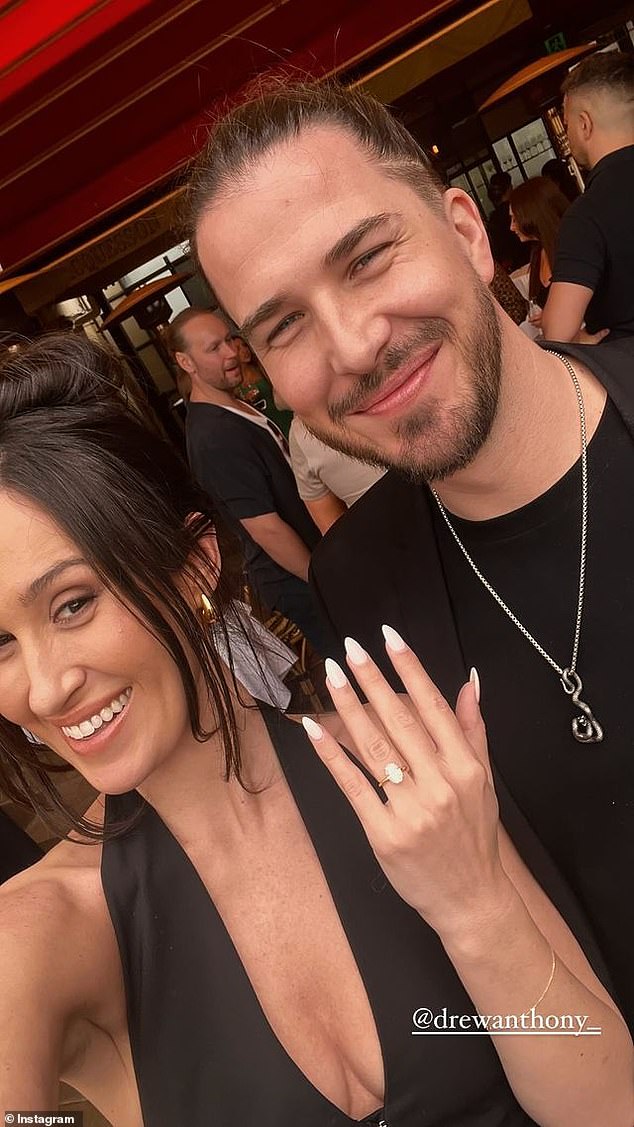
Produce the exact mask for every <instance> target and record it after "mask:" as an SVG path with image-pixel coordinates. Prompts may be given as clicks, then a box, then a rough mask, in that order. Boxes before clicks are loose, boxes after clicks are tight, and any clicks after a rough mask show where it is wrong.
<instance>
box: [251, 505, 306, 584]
mask: <svg viewBox="0 0 634 1127" xmlns="http://www.w3.org/2000/svg"><path fill="white" fill-rule="evenodd" d="M240 523H241V524H242V526H243V528H245V529H246V531H247V532H248V533H249V536H250V537H251V538H252V539H253V540H255V542H256V544H259V545H260V547H261V548H262V549H263V550H264V551H265V552H266V554H267V556H270V557H271V559H272V560H275V563H276V564H279V565H280V567H283V568H285V569H286V571H290V572H291V574H292V575H296V576H297V578H298V579H303V580H304V582H305V583H307V582H308V565H309V563H310V552H309V550H308V548H307V547H306V545H305V544H304V541H303V540H302V538H301V536H298V535H297V533H296V532H295V529H294V528H291V526H290V524H287V523H286V521H284V520H282V518H281V517H280V516H278V514H277V513H262V514H261V515H260V516H257V517H244V518H242V520H241V522H240Z"/></svg>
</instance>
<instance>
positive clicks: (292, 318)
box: [267, 313, 301, 344]
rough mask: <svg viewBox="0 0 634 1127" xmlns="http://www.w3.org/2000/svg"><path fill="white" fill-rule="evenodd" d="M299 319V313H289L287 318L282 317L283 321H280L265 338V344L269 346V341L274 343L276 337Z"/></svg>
mask: <svg viewBox="0 0 634 1127" xmlns="http://www.w3.org/2000/svg"><path fill="white" fill-rule="evenodd" d="M300 317H301V313H289V315H288V317H284V319H283V320H282V321H280V323H279V324H278V325H276V326H275V328H274V329H273V330H272V331H271V332H270V333H269V335H268V337H267V344H270V343H271V341H274V340H275V338H276V337H279V336H280V334H281V333H283V332H285V331H286V329H288V328H289V326H290V325H294V324H295V322H296V321H297V320H299V318H300Z"/></svg>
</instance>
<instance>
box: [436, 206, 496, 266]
mask: <svg viewBox="0 0 634 1127" xmlns="http://www.w3.org/2000/svg"><path fill="white" fill-rule="evenodd" d="M443 206H444V209H445V215H446V217H447V221H448V223H450V225H451V226H452V228H453V230H454V233H455V235H456V236H457V238H458V240H459V242H460V244H461V247H462V250H463V252H464V254H466V255H467V257H468V259H469V261H470V262H471V265H472V266H473V268H474V270H475V271H476V273H477V274H479V275H480V277H481V279H482V281H483V282H484V283H485V285H487V286H488V284H489V282H490V281H491V279H492V277H493V272H494V269H495V266H494V263H493V255H492V254H491V247H490V245H489V236H488V235H487V233H486V228H485V226H484V223H483V222H482V217H481V215H480V212H479V210H478V207H477V205H476V204H475V203H474V201H473V200H472V199H471V196H469V195H468V194H467V193H466V192H463V190H462V188H448V189H447V191H446V192H445V193H444V195H443Z"/></svg>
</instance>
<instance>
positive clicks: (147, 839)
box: [102, 708, 533, 1127]
mask: <svg viewBox="0 0 634 1127" xmlns="http://www.w3.org/2000/svg"><path fill="white" fill-rule="evenodd" d="M263 714H264V717H265V720H266V723H267V727H268V730H269V733H270V736H271V738H272V740H273V744H274V746H275V749H276V752H277V755H278V757H279V760H280V763H281V766H282V769H283V771H284V774H285V776H286V779H287V781H288V785H289V787H290V789H291V792H292V794H293V796H294V799H295V802H296V803H297V806H298V808H299V811H300V813H301V816H302V818H303V820H304V823H305V825H306V828H307V831H308V833H309V835H310V837H311V839H312V842H313V845H314V847H315V850H316V853H317V856H318V857H319V860H320V863H321V866H322V868H323V871H324V874H325V877H326V880H327V882H328V885H329V888H330V891H331V893H332V896H333V899H334V903H335V906H336V909H337V912H338V913H339V916H340V918H341V921H342V924H343V927H344V930H345V932H346V935H347V938H348V941H349V943H350V947H351V950H352V952H353V954H354V957H355V959H356V962H357V965H358V968H359V971H360V974H361V978H362V980H363V983H364V985H365V988H366V991H367V994H368V998H369V1001H370V1005H371V1008H372V1012H373V1015H374V1019H375V1022H376V1028H377V1032H378V1036H379V1041H380V1045H381V1049H382V1053H383V1062H384V1071H385V1104H384V1107H383V1108H381V1109H380V1110H379V1109H377V1112H376V1113H375V1114H374V1115H372V1116H370V1117H369V1118H368V1119H366V1120H363V1121H362V1122H364V1123H373V1124H383V1125H385V1127H529V1125H530V1124H533V1120H532V1119H530V1118H529V1117H528V1116H527V1115H526V1114H525V1112H524V1111H523V1110H522V1109H521V1108H520V1107H519V1105H518V1103H517V1101H516V1100H515V1097H514V1096H513V1093H512V1091H511V1089H510V1087H509V1085H508V1082H507V1080H506V1077H505V1074H504V1072H503V1069H502V1066H501V1064H500V1061H499V1058H498V1056H497V1053H496V1051H495V1048H494V1046H493V1043H492V1042H491V1041H490V1039H489V1038H488V1037H487V1036H451V1035H445V1034H441V1033H438V1034H436V1035H426V1034H423V1035H413V1030H414V1029H415V1028H416V1027H415V1026H414V1024H413V1021H412V1015H413V1013H414V1011H416V1010H417V1009H419V1008H420V1007H428V1008H429V1009H431V1010H432V1011H433V1013H434V1014H440V1013H441V1012H442V1011H443V1008H444V1007H446V1009H447V1012H448V1013H449V1014H451V1013H454V1014H472V1013H474V1012H475V1008H474V1005H473V1002H472V1001H471V1000H470V998H469V997H468V995H467V994H466V992H465V990H464V988H463V986H462V984H461V982H460V980H459V978H458V976H457V975H456V972H455V970H454V968H453V966H452V964H451V962H450V961H449V959H448V958H447V956H446V954H445V952H444V949H443V947H442V944H441V943H440V940H439V939H438V936H437V935H436V933H435V932H434V931H433V930H432V929H431V928H430V927H429V926H428V925H427V924H426V923H425V922H424V921H423V920H422V919H421V917H420V916H419V915H418V913H417V912H415V911H413V910H412V909H411V908H410V907H409V906H408V905H407V904H405V903H404V902H403V901H402V900H401V899H400V897H399V896H398V895H397V894H396V893H395V892H394V890H393V889H392V887H391V886H390V885H389V883H388V882H387V880H386V879H385V877H384V875H383V873H382V871H381V870H380V868H379V867H378V865H377V862H376V859H375V857H374V854H373V853H372V851H371V849H370V847H369V845H368V842H367V839H366V837H365V834H364V832H363V830H362V828H361V825H360V823H359V822H358V820H357V818H356V816H355V814H354V812H353V811H352V809H351V807H350V806H349V804H348V801H347V799H346V798H345V797H344V796H343V795H342V794H341V792H340V790H339V788H338V787H337V785H336V784H335V783H334V781H333V780H332V778H331V777H330V775H329V773H328V772H327V770H326V769H325V768H324V767H323V765H322V764H321V762H320V760H319V759H318V758H317V756H316V755H315V753H314V751H313V750H312V748H311V747H310V745H309V744H308V741H307V739H306V737H305V735H304V732H303V729H302V728H301V726H299V725H298V724H296V723H294V722H292V721H290V720H288V719H287V718H286V717H284V716H281V715H280V714H278V713H276V712H275V711H274V710H272V709H269V708H263ZM140 803H141V799H140V798H139V796H138V794H137V793H136V792H131V793H129V794H124V795H119V796H114V797H113V796H109V797H108V798H107V801H106V822H107V824H111V823H112V822H113V821H114V820H116V819H119V818H121V817H125V816H127V815H129V814H131V813H132V812H134V811H135V810H136V809H137V808H138V806H139V804H140ZM102 880H103V887H104V891H105V895H106V899H107V903H108V907H109V911H110V915H111V918H112V922H113V925H114V928H115V932H116V936H117V941H118V944H119V950H120V954H121V961H122V965H123V975H124V981H125V990H126V1000H127V1009H128V1021H129V1032H130V1040H131V1046H132V1054H133V1059H134V1066H135V1070H136V1076H137V1081H138V1086H139V1093H140V1099H141V1106H142V1110H143V1117H144V1123H145V1127H351V1124H353V1123H355V1122H358V1121H357V1120H352V1119H351V1118H350V1117H349V1116H347V1115H345V1114H344V1113H343V1111H341V1110H340V1109H339V1108H337V1107H336V1106H335V1105H334V1104H333V1103H331V1102H330V1100H328V1099H327V1098H326V1097H325V1096H324V1095H322V1094H321V1093H320V1092H319V1091H318V1090H317V1089H316V1088H315V1087H314V1086H313V1085H312V1084H311V1083H310V1082H309V1080H308V1079H307V1078H306V1077H305V1075H304V1074H303V1073H302V1072H301V1071H300V1069H299V1068H298V1067H297V1065H295V1063H294V1062H293V1060H292V1059H291V1058H290V1056H289V1055H288V1054H287V1052H286V1051H285V1049H284V1048H283V1047H282V1045H281V1044H280V1042H279V1041H278V1040H277V1038H276V1036H275V1034H274V1033H273V1031H272V1029H271V1027H270V1026H269V1024H268V1022H267V1019H266V1017H265V1016H264V1013H263V1011H262V1009H261V1007H260V1005H259V1002H258V999H257V996H256V994H255V992H254V990H253V988H252V986H251V983H250V981H249V979H248V977H247V975H246V972H245V969H244V967H243V965H242V963H241V961H240V958H239V956H238V954H237V952H236V949H235V947H234V945H233V943H232V940H231V937H230V936H229V934H228V932H227V930H226V928H225V926H224V923H223V921H222V919H221V917H220V915H219V914H218V912H217V910H216V908H215V906H214V903H213V901H212V900H211V898H210V897H209V895H208V893H207V891H206V889H205V887H204V885H203V883H202V881H201V880H200V878H199V876H198V874H197V872H196V870H195V868H194V866H193V865H192V863H191V862H190V860H189V858H188V857H187V855H186V854H185V852H184V851H183V849H182V848H181V846H180V845H179V844H178V842H177V841H176V839H175V838H174V837H173V835H172V834H171V833H170V831H169V830H168V829H167V827H166V826H165V824H164V823H163V821H162V820H161V819H160V817H159V816H158V814H157V813H156V812H155V811H154V810H153V808H152V807H151V806H149V805H147V806H146V807H145V810H144V813H143V815H142V817H141V820H140V822H139V824H138V825H137V826H136V827H135V828H134V829H133V830H131V831H130V832H129V833H127V834H125V835H124V836H123V837H119V838H116V839H114V840H112V841H110V842H108V843H106V845H105V846H104V850H103V861H102ZM341 1019H342V1021H344V1020H345V1014H342V1015H341Z"/></svg>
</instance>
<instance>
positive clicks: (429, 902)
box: [304, 626, 509, 940]
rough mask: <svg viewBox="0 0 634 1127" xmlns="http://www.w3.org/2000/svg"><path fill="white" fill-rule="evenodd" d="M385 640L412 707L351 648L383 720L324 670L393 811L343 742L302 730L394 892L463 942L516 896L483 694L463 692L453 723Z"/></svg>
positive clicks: (433, 692)
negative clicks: (503, 854)
mask: <svg viewBox="0 0 634 1127" xmlns="http://www.w3.org/2000/svg"><path fill="white" fill-rule="evenodd" d="M383 633H384V636H385V640H386V649H387V653H388V655H389V657H390V660H391V662H392V665H393V666H394V668H395V670H396V672H397V673H398V675H399V677H400V679H401V681H402V682H403V685H404V687H405V690H406V692H407V694H408V697H405V696H403V695H401V694H398V693H396V692H394V690H393V689H392V688H391V687H390V686H389V684H388V683H387V681H386V680H385V678H384V677H383V675H382V674H381V672H380V671H379V669H378V668H377V666H376V665H375V663H374V662H373V661H372V659H371V658H370V657H369V656H368V654H367V653H366V652H365V650H363V649H362V648H361V646H359V645H358V643H357V642H355V641H354V640H352V639H350V638H348V639H346V654H347V661H348V665H349V666H350V668H351V669H352V671H353V672H354V676H355V678H356V680H357V681H358V683H359V685H360V687H361V689H362V690H363V692H364V693H365V695H366V697H367V699H368V702H369V704H370V706H371V708H372V710H373V712H374V715H373V716H371V715H370V713H369V711H368V710H366V708H365V707H364V706H363V705H362V704H361V702H360V701H359V698H358V697H357V694H356V692H355V691H354V689H353V687H352V685H351V684H350V682H349V681H348V679H347V677H346V675H345V674H344V672H343V670H342V669H341V668H340V667H339V666H338V665H337V664H336V663H335V662H334V661H331V660H329V661H328V662H327V663H326V670H327V675H328V681H327V684H328V689H329V692H330V695H331V697H332V700H333V703H334V706H335V708H336V710H337V712H338V714H339V716H340V718H341V719H342V721H343V723H344V725H345V727H346V730H347V731H348V733H349V735H350V737H351V741H352V748H351V750H354V752H355V753H356V755H357V758H358V759H359V760H360V761H361V762H362V763H363V764H364V766H365V767H366V768H367V769H368V771H369V772H370V773H371V774H372V775H373V776H374V778H375V780H376V782H377V783H379V784H381V786H382V789H383V791H384V794H385V796H386V797H387V802H382V801H381V798H380V796H379V795H378V794H377V792H376V789H375V788H374V787H373V786H372V784H371V783H370V782H369V780H368V779H367V778H366V777H365V775H364V774H363V772H362V771H360V770H359V768H358V767H357V766H356V765H355V764H354V763H353V762H352V761H351V760H350V758H349V757H348V755H347V754H346V753H345V752H344V751H343V750H342V748H341V747H340V745H339V744H338V743H337V741H336V740H335V739H334V737H333V736H331V735H329V734H328V733H327V732H326V731H324V729H323V728H322V727H321V726H320V725H318V724H316V723H315V721H314V720H311V719H310V718H308V717H305V718H304V727H305V729H306V731H307V734H308V736H309V738H310V740H311V743H312V745H313V747H314V748H315V751H316V752H317V754H318V755H319V757H320V759H321V760H322V762H323V763H324V764H325V766H326V767H327V768H328V770H329V771H330V773H331V774H332V776H333V778H334V779H335V780H336V782H337V783H338V785H339V786H340V788H341V790H342V791H343V793H344V794H345V795H346V797H347V799H348V801H349V802H350V805H351V806H352V807H353V809H354V811H355V812H356V814H357V816H358V817H359V819H360V821H361V824H362V826H363V828H364V830H365V833H366V834H367V837H368V841H369V843H370V845H371V846H372V849H373V850H374V853H375V855H376V858H377V860H378V862H379V864H380V865H381V868H382V869H383V871H384V873H385V875H386V876H387V878H388V880H389V881H390V883H391V884H392V886H393V888H394V889H395V890H396V891H397V892H398V893H399V895H400V896H401V897H402V898H403V900H405V901H406V902H407V903H408V904H410V905H411V907H413V908H415V909H416V910H417V911H418V912H419V913H420V914H421V915H422V916H423V918H424V919H425V920H426V921H427V922H428V923H429V924H430V925H431V926H432V927H433V928H434V929H435V930H436V931H437V932H438V934H439V935H440V936H441V938H447V939H452V940H455V939H459V937H460V936H461V935H462V934H464V932H465V929H467V930H468V931H471V929H473V928H474V927H476V928H477V927H478V924H479V922H484V920H485V919H486V920H488V919H490V918H491V914H492V913H493V914H494V913H496V912H497V911H498V909H499V907H500V905H501V904H502V903H503V902H505V901H506V899H507V897H508V893H509V881H508V878H507V877H506V874H505V872H504V869H503V868H502V864H501V861H500V856H499V851H498V806H497V800H496V796H495V791H494V789H493V783H492V778H491V772H490V768H489V763H488V754H487V746H486V734H485V729H484V724H483V722H482V717H481V715H480V709H479V705H478V700H477V695H478V694H477V690H476V685H475V684H474V683H471V682H467V684H466V685H464V686H463V688H462V690H461V692H460V695H459V698H458V703H457V706H456V712H455V713H454V712H453V711H452V710H451V708H450V707H449V705H448V704H447V702H446V701H445V699H444V698H443V696H442V695H441V693H440V692H439V691H438V689H437V688H436V686H435V685H434V684H433V682H432V681H431V680H430V678H429V677H428V676H427V674H426V672H425V670H424V669H423V667H422V665H421V664H420V662H419V661H418V659H417V657H416V656H415V654H414V653H413V652H412V650H411V649H409V647H408V646H407V645H406V644H405V642H404V641H403V639H402V638H401V637H400V635H398V634H397V633H396V631H395V630H392V629H391V628H390V627H385V626H384V627H383ZM408 698H409V699H408Z"/></svg>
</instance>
